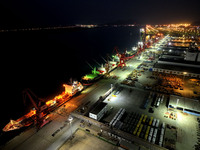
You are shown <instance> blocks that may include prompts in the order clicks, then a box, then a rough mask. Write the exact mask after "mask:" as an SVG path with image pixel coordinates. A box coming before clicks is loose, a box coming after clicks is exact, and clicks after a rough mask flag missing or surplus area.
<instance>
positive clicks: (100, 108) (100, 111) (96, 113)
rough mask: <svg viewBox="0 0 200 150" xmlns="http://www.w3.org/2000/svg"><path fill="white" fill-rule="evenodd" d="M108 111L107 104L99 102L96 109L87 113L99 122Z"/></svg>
mask: <svg viewBox="0 0 200 150" xmlns="http://www.w3.org/2000/svg"><path fill="white" fill-rule="evenodd" d="M107 111H108V108H107V103H104V102H100V103H99V104H98V105H97V106H96V107H94V108H93V109H92V111H91V112H90V113H89V117H90V118H92V119H95V120H97V121H99V120H100V119H101V118H102V117H103V116H104V115H105V114H106V112H107Z"/></svg>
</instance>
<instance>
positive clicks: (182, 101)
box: [168, 95, 200, 116]
mask: <svg viewBox="0 0 200 150" xmlns="http://www.w3.org/2000/svg"><path fill="white" fill-rule="evenodd" d="M168 108H172V109H176V110H179V111H181V112H184V113H188V114H191V115H196V116H200V102H199V101H198V100H194V99H189V98H185V97H180V96H175V95H170V100H169V104H168Z"/></svg>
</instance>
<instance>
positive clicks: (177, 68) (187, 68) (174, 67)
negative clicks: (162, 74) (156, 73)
mask: <svg viewBox="0 0 200 150" xmlns="http://www.w3.org/2000/svg"><path fill="white" fill-rule="evenodd" d="M153 68H158V69H166V70H174V71H181V72H188V73H196V74H200V69H199V68H200V66H199V65H198V66H195V67H191V66H186V65H185V66H184V65H182V66H178V65H173V63H172V64H162V63H155V64H154V66H153Z"/></svg>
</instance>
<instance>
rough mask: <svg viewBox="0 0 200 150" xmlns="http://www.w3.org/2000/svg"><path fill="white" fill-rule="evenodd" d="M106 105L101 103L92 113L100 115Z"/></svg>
mask: <svg viewBox="0 0 200 150" xmlns="http://www.w3.org/2000/svg"><path fill="white" fill-rule="evenodd" d="M106 105H107V103H104V102H101V103H99V104H98V105H97V106H96V107H94V109H92V111H91V112H90V113H92V114H98V113H99V112H100V111H101V110H102V109H103V108H104V107H105V106H106Z"/></svg>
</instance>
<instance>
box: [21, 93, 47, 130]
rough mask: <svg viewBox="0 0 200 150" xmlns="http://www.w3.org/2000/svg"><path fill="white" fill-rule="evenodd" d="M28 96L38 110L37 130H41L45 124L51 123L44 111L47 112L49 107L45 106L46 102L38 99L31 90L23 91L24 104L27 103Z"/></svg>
mask: <svg viewBox="0 0 200 150" xmlns="http://www.w3.org/2000/svg"><path fill="white" fill-rule="evenodd" d="M27 96H28V98H29V100H30V101H31V103H32V104H33V106H34V107H35V109H36V119H35V124H36V126H37V129H40V128H41V127H43V126H44V125H45V124H47V123H48V122H49V121H47V120H46V119H45V114H46V113H44V110H47V109H48V107H47V105H46V104H45V101H44V100H42V99H40V98H38V97H37V96H36V95H35V94H34V93H33V92H32V91H31V90H30V89H25V90H24V91H23V99H24V102H25V101H26V98H27ZM33 98H34V99H33Z"/></svg>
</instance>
